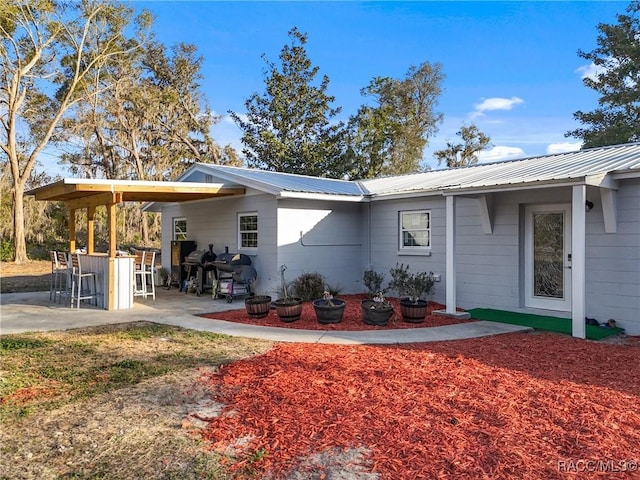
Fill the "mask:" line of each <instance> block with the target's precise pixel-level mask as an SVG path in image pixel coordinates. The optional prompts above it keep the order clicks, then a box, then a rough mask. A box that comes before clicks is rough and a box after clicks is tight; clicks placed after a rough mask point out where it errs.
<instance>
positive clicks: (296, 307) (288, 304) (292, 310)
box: [273, 297, 302, 323]
mask: <svg viewBox="0 0 640 480" xmlns="http://www.w3.org/2000/svg"><path fill="white" fill-rule="evenodd" d="M273 306H274V307H275V308H276V313H277V314H278V317H280V320H282V321H283V322H287V323H289V322H295V321H296V320H299V319H300V315H302V299H301V298H299V297H293V298H288V299H286V300H285V299H284V298H279V299H278V300H276V301H275V302H273Z"/></svg>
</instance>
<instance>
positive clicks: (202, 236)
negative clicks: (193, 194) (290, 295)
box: [162, 191, 276, 292]
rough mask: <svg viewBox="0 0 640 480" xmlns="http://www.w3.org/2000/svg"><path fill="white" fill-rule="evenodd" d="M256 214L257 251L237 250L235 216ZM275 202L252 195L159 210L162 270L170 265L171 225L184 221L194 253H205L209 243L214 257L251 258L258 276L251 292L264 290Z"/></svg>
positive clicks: (270, 269)
mask: <svg viewBox="0 0 640 480" xmlns="http://www.w3.org/2000/svg"><path fill="white" fill-rule="evenodd" d="M244 212H257V214H258V249H257V250H256V251H254V250H241V249H239V245H238V213H244ZM275 212H276V200H275V197H274V196H273V195H267V194H255V192H252V191H248V192H247V195H244V196H238V197H221V198H217V199H212V200H204V201H201V202H189V203H179V204H173V205H171V206H167V207H165V208H164V209H163V210H162V231H163V232H166V233H167V235H163V237H162V251H163V253H165V254H164V255H162V259H163V266H165V267H167V268H169V267H170V264H171V255H170V254H169V252H170V251H171V240H172V238H171V234H172V227H173V224H172V221H173V218H176V217H184V218H186V219H187V233H188V240H195V241H196V242H197V244H198V246H197V248H198V250H206V249H207V248H208V245H209V244H210V243H213V244H214V247H213V251H214V252H215V253H216V254H219V253H222V252H224V251H225V247H229V252H232V253H236V252H241V253H245V254H248V255H250V256H251V258H252V261H253V266H254V268H255V269H256V271H257V272H258V280H257V282H256V284H255V286H254V289H255V291H257V292H262V291H264V290H266V289H267V287H268V285H269V280H270V279H272V277H273V276H274V272H275V270H276V214H275Z"/></svg>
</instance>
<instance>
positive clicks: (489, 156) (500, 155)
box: [478, 145, 525, 163]
mask: <svg viewBox="0 0 640 480" xmlns="http://www.w3.org/2000/svg"><path fill="white" fill-rule="evenodd" d="M524 156H525V153H524V150H522V149H521V148H520V147H507V146H504V145H497V146H495V147H493V148H490V149H488V150H484V151H482V152H480V153H478V162H479V163H488V162H497V161H500V160H512V159H514V158H522V157H524Z"/></svg>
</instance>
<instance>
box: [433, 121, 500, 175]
mask: <svg viewBox="0 0 640 480" xmlns="http://www.w3.org/2000/svg"><path fill="white" fill-rule="evenodd" d="M456 135H458V136H459V137H460V138H462V143H452V142H450V141H447V147H446V148H444V149H442V150H437V151H435V152H434V153H433V155H434V156H435V157H436V158H437V159H438V165H440V164H441V163H442V162H445V164H446V166H447V168H454V167H466V166H467V165H475V164H476V163H478V153H480V152H481V151H482V150H484V149H486V148H487V147H489V145H490V143H491V138H490V137H488V136H487V135H485V134H484V133H482V132H481V131H480V130H479V129H478V127H477V126H475V125H474V124H471V125H469V126H466V125H464V124H463V125H462V128H460V131H458V132H456Z"/></svg>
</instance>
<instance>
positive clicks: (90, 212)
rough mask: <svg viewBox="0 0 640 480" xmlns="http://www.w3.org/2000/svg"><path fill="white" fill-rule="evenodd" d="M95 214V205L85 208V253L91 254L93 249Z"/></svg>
mask: <svg viewBox="0 0 640 480" xmlns="http://www.w3.org/2000/svg"><path fill="white" fill-rule="evenodd" d="M95 215H96V207H89V208H87V253H88V254H89V255H91V254H92V253H93V252H94V250H95V239H94V233H95V221H94V219H95Z"/></svg>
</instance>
